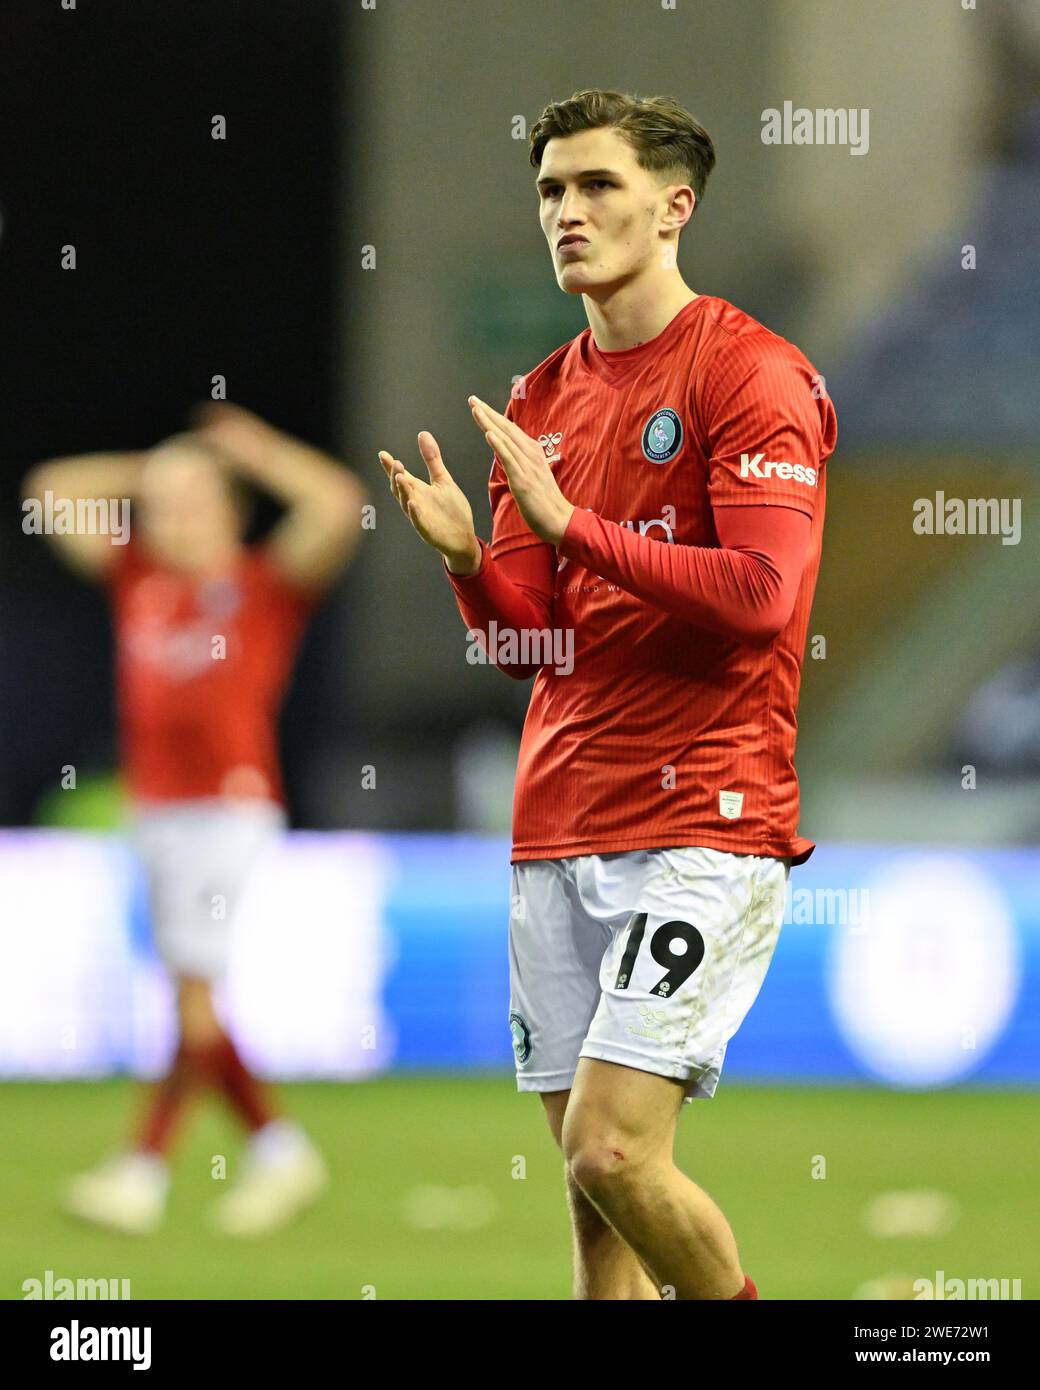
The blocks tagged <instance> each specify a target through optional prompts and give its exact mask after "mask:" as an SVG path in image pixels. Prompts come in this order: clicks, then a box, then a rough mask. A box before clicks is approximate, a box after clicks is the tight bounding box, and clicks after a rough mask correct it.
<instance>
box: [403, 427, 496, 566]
mask: <svg viewBox="0 0 1040 1390" xmlns="http://www.w3.org/2000/svg"><path fill="white" fill-rule="evenodd" d="M419 453H420V454H421V455H422V459H423V462H424V463H425V464H426V471H427V472H428V473H429V475H430V481H429V482H428V483H424V482H423V480H422V479H421V478H416V477H415V476H414V474H412V473H409V472H408V469H407V468H405V466H404V464H403V463H402V462H401V460H400V459H395V458H394V457H393V455H392V454H388V453H387V452H386V450H385V449H380V451H379V462H380V463H381V464H382V465H383V471H384V472H385V473H386V476H387V478H388V479H389V481H390V491H391V492H392V493H393V495H394V496H395V497H396V498H397V500H398V502H399V503H400V504H401V510H402V511H403V512H404V514H405V516H406V517H407V518H408V520H409V521H410V522H411V523H412V525H413V527H414V528H415V530H416V531H417V532H418V533H419V535H420V536H421V537H422V538H423V540H424V541H425V542H426V544H427V545H432V546H433V547H434V549H435V550H439V551H440V552H441V554H442V555H443V556H444V558H445V560H447V562H448V567H449V569H452V570H455V571H467V570H469V571H473V570H475V569H476V568H477V565H478V564H479V561H480V544H479V542H478V541H477V537H476V532H475V531H474V529H473V509H472V508H471V507H470V505H469V502H468V500H467V498H466V494H465V493H464V492H463V491H462V489H461V488H460V487H459V485H458V484H457V483H456V482H455V479H454V478H453V477H452V476H451V474H450V473H449V472H448V470H447V469H446V468H445V466H444V460H443V459H442V458H441V451H440V449H439V448H438V447H437V441H436V439H434V437H433V435H432V434H430V432H429V430H423V431H422V432H421V433H420V434H419Z"/></svg>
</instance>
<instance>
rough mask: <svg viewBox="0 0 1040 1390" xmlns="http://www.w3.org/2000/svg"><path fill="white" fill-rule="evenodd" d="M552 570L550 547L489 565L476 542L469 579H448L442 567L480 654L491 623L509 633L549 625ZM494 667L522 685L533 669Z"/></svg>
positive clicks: (541, 546) (507, 556)
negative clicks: (477, 550) (476, 563)
mask: <svg viewBox="0 0 1040 1390" xmlns="http://www.w3.org/2000/svg"><path fill="white" fill-rule="evenodd" d="M555 571H556V557H555V554H554V552H553V548H552V546H551V545H544V544H538V543H536V544H534V545H528V546H524V547H522V548H521V549H518V550H511V551H508V552H507V553H506V554H505V555H502V556H500V557H499V558H498V559H497V560H494V559H492V557H491V551H490V549H489V548H488V546H487V545H486V544H485V542H484V541H482V540H481V541H480V566H479V568H478V569H477V570H476V571H475V572H474V573H473V574H469V575H458V574H452V572H451V571H450V570H449V569H448V567H447V565H445V566H444V573H445V574H446V575H447V576H448V579H449V580H450V581H451V586H452V588H453V589H454V591H455V601H456V603H457V604H458V608H459V612H460V613H461V614H462V619H463V622H464V623H465V624H466V627H467V629H468V631H470V632H479V633H480V634H481V637H482V639H483V646H484V648H485V650H487V636H488V627H489V624H490V623H491V622H494V623H496V624H497V626H498V627H499V628H511V629H512V630H513V631H515V632H520V631H523V630H527V631H531V630H534V629H542V628H548V627H550V626H551V623H552V607H553V576H554V574H555ZM496 665H498V668H499V670H500V671H504V672H505V673H506V675H508V676H512V677H513V678H514V680H527V679H529V678H530V677H531V676H533V675H534V674H535V673H536V672H537V670H538V669H539V668H538V667H537V666H530V665H528V666H522V665H518V664H505V663H502V662H497V663H496Z"/></svg>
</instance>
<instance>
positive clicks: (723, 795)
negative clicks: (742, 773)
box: [719, 792, 744, 820]
mask: <svg viewBox="0 0 1040 1390" xmlns="http://www.w3.org/2000/svg"><path fill="white" fill-rule="evenodd" d="M743 809H744V793H743V792H719V815H720V816H724V817H725V818H726V820H736V819H737V818H738V817H739V815H740V813H741V811H743Z"/></svg>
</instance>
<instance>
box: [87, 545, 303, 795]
mask: <svg viewBox="0 0 1040 1390" xmlns="http://www.w3.org/2000/svg"><path fill="white" fill-rule="evenodd" d="M110 594H111V599H112V610H113V622H114V628H115V643H116V663H117V702H118V715H119V733H120V744H121V748H122V755H123V762H124V768H125V771H126V775H127V780H128V782H129V787H130V791H131V794H132V795H133V796H135V797H137V798H141V799H144V800H162V801H167V800H189V799H195V798H198V797H216V796H230V797H262V798H266V799H269V800H273V801H281V800H282V782H281V776H280V772H279V765H278V740H277V717H278V708H279V705H280V703H281V699H282V695H283V693H284V690H285V687H286V684H287V683H288V679H289V674H290V672H291V669H292V662H293V657H294V655H295V651H296V647H297V644H298V642H299V638H300V636H301V634H302V632H303V629H304V626H305V624H306V621H307V618H308V616H309V614H310V612H311V610H312V609H313V607H314V604H315V601H316V600H315V597H314V595H312V594H310V593H309V592H306V591H304V590H303V589H302V588H300V587H298V586H297V585H295V584H293V583H292V582H291V580H290V579H289V578H288V577H286V576H285V575H283V574H282V572H281V571H280V570H279V568H278V565H277V563H276V561H275V560H274V559H273V558H272V557H271V555H270V554H269V552H268V551H267V550H266V549H265V548H264V547H262V546H257V547H252V548H245V549H243V551H242V554H241V558H240V560H239V562H238V564H237V565H236V567H235V569H234V571H233V572H232V573H231V574H229V575H228V576H226V577H223V578H220V579H196V578H193V577H191V576H187V575H183V574H179V573H177V572H175V571H173V570H170V569H165V568H163V567H161V566H159V565H157V564H155V563H153V562H152V561H151V560H150V559H149V558H148V557H147V554H146V553H145V552H144V551H142V549H141V548H140V547H139V546H138V545H136V544H135V543H134V542H131V543H130V544H129V545H127V546H126V547H124V548H123V550H122V551H121V552H120V553H119V555H118V558H117V559H116V562H115V566H114V568H113V571H112V573H111V576H110Z"/></svg>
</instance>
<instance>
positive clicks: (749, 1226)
mask: <svg viewBox="0 0 1040 1390" xmlns="http://www.w3.org/2000/svg"><path fill="white" fill-rule="evenodd" d="M280 1095H281V1097H282V1099H283V1101H284V1103H285V1106H286V1108H287V1110H288V1111H289V1113H291V1114H292V1115H294V1116H295V1117H297V1118H298V1119H299V1120H300V1121H301V1122H302V1123H303V1124H305V1125H306V1127H307V1128H308V1129H309V1131H310V1132H311V1134H312V1135H313V1136H314V1138H315V1139H316V1140H317V1141H318V1143H319V1144H320V1145H321V1146H322V1148H323V1150H324V1152H325V1154H326V1156H327V1158H328V1160H329V1164H330V1167H331V1169H332V1172H333V1186H332V1189H331V1191H330V1192H329V1193H328V1194H327V1195H326V1197H325V1198H324V1199H323V1201H322V1202H321V1203H320V1205H318V1206H317V1207H315V1208H314V1209H312V1210H311V1211H309V1212H308V1213H307V1214H306V1215H305V1216H304V1217H302V1218H301V1219H300V1221H299V1223H298V1224H297V1225H296V1226H294V1227H292V1228H291V1229H289V1230H287V1231H285V1232H283V1233H280V1234H278V1235H276V1236H272V1237H267V1238H264V1239H261V1240H258V1241H255V1242H250V1243H247V1244H243V1243H239V1242H234V1241H232V1240H228V1239H225V1238H221V1237H219V1236H216V1235H212V1234H210V1232H209V1230H208V1228H207V1225H206V1222H205V1208H206V1205H207V1203H208V1202H209V1201H211V1200H212V1198H213V1197H214V1196H215V1195H217V1193H218V1192H219V1191H220V1190H222V1184H221V1183H220V1182H219V1181H216V1180H214V1178H213V1177H212V1176H211V1162H212V1159H213V1156H214V1155H219V1154H225V1155H227V1158H228V1167H229V1174H230V1175H232V1176H233V1173H234V1163H235V1159H236V1157H237V1155H238V1154H239V1152H240V1140H239V1136H238V1134H237V1132H236V1130H235V1127H234V1125H233V1124H232V1122H231V1121H229V1120H227V1119H225V1118H224V1116H223V1114H222V1113H221V1112H220V1111H219V1110H218V1109H217V1108H216V1107H215V1106H214V1105H212V1104H210V1105H208V1106H203V1107H200V1109H199V1110H198V1111H197V1112H196V1113H195V1115H194V1117H193V1122H192V1123H191V1124H190V1125H189V1128H188V1130H187V1132H186V1134H185V1136H184V1139H183V1142H182V1144H181V1146H180V1148H179V1149H178V1150H177V1153H176V1161H175V1171H174V1186H173V1192H172V1197H171V1202H170V1208H169V1213H168V1219H167V1222H166V1224H165V1226H164V1227H163V1229H162V1231H161V1232H160V1233H159V1234H158V1235H157V1236H154V1237H152V1238H149V1239H146V1240H140V1239H134V1238H130V1237H119V1236H114V1235H106V1234H104V1233H101V1232H95V1231H93V1230H90V1229H88V1228H86V1227H79V1226H76V1225H74V1224H72V1223H71V1222H69V1221H67V1220H66V1219H65V1218H64V1217H63V1216H62V1215H61V1213H60V1212H59V1210H58V1209H57V1206H56V1203H55V1193H56V1191H57V1190H58V1188H59V1187H60V1184H61V1182H62V1180H63V1179H64V1178H65V1177H66V1176H67V1175H69V1174H71V1173H74V1172H76V1171H78V1170H80V1169H82V1168H84V1167H89V1166H91V1165H92V1164H93V1163H94V1162H96V1161H97V1159H98V1158H99V1157H101V1156H103V1155H104V1154H105V1153H106V1152H110V1151H111V1150H112V1149H113V1148H115V1147H117V1146H118V1143H119V1140H120V1138H121V1136H122V1135H123V1133H124V1132H125V1128H126V1125H127V1123H128V1122H129V1121H130V1120H131V1119H132V1118H133V1117H135V1116H136V1114H137V1111H138V1105H139V1100H138V1092H137V1088H136V1087H134V1086H133V1085H132V1084H131V1083H129V1082H125V1081H106V1082H96V1083H86V1082H84V1083H73V1084H70V1083H62V1084H30V1083H10V1084H6V1085H4V1086H3V1087H2V1088H0V1113H2V1115H3V1130H4V1134H5V1140H4V1150H5V1152H4V1160H5V1161H4V1165H3V1182H2V1189H0V1230H2V1231H3V1232H4V1238H3V1240H2V1242H0V1296H2V1297H4V1298H7V1299H17V1298H21V1297H23V1296H24V1295H23V1292H22V1282H23V1280H26V1279H33V1278H36V1279H41V1280H42V1279H43V1278H44V1275H45V1271H46V1270H48V1269H49V1270H51V1271H53V1274H54V1277H55V1278H70V1279H76V1278H84V1279H88V1278H89V1279H97V1278H110V1279H129V1280H130V1281H131V1293H132V1296H133V1298H135V1299H151V1298H162V1299H180V1298H204V1299H222V1298H251V1299H263V1298H302V1299H361V1298H364V1297H372V1296H374V1297H376V1298H379V1299H438V1298H439V1299H566V1298H568V1297H569V1296H570V1279H569V1267H568V1265H569V1239H568V1232H567V1225H566V1211H565V1206H564V1198H563V1186H562V1173H561V1161H560V1158H559V1156H558V1154H557V1151H556V1149H555V1146H554V1145H553V1143H552V1140H551V1139H550V1137H549V1134H548V1131H547V1129H546V1127H545V1124H544V1121H543V1119H542V1115H541V1105H540V1104H539V1102H538V1100H537V1098H536V1097H535V1096H532V1095H517V1094H516V1093H515V1091H514V1090H513V1082H512V1079H511V1078H510V1077H508V1076H501V1077H498V1076H492V1077H487V1076H482V1077H476V1078H473V1077H467V1078H445V1077H444V1076H440V1075H430V1076H409V1077H392V1078H384V1079H380V1080H376V1081H369V1082H364V1083H358V1084H356V1085H332V1084H306V1085H292V1086H284V1087H282V1088H280ZM1038 1137H1040V1123H1038V1118H1037V1102H1036V1098H1035V1095H1033V1094H1031V1093H1029V1092H1025V1091H1019V1092H992V1091H989V1092H985V1091H969V1090H953V1091H940V1092H930V1093H923V1094H922V1093H898V1092H890V1091H885V1090H880V1089H862V1090H854V1089H845V1088H836V1087H835V1088H807V1087H783V1088H778V1087H770V1088H757V1087H750V1086H741V1085H737V1084H733V1085H726V1083H725V1079H723V1082H722V1084H721V1085H720V1087H719V1093H718V1095H717V1097H716V1098H715V1099H714V1100H713V1101H710V1102H701V1101H699V1102H696V1103H695V1104H694V1105H692V1106H687V1107H685V1109H684V1112H683V1114H682V1116H681V1120H680V1127H679V1139H678V1144H677V1158H678V1161H679V1162H680V1164H681V1165H682V1166H683V1167H684V1168H685V1169H686V1171H687V1172H688V1173H689V1174H690V1175H691V1176H692V1177H694V1178H695V1179H696V1180H697V1181H698V1182H700V1183H701V1185H702V1186H704V1187H705V1188H706V1189H707V1190H708V1191H709V1192H710V1193H711V1194H712V1196H713V1197H714V1198H715V1200H716V1201H717V1202H718V1203H719V1204H720V1205H721V1207H722V1209H723V1210H724V1211H725V1212H726V1214H727V1216H728V1218H729V1220H730V1222H731V1224H732V1225H733V1228H734V1230H735V1232H736V1235H737V1240H738V1242H739V1244H740V1249H741V1255H742V1258H743V1261H744V1265H745V1268H746V1269H747V1270H748V1272H749V1273H750V1274H751V1275H752V1277H753V1278H754V1279H755V1281H756V1282H757V1284H758V1286H759V1290H760V1292H761V1295H762V1297H763V1298H793V1299H849V1298H852V1297H855V1296H856V1295H857V1290H858V1289H861V1288H862V1287H863V1286H864V1285H865V1284H866V1283H868V1282H869V1281H871V1280H877V1279H880V1278H884V1277H885V1276H889V1275H893V1274H904V1275H908V1276H910V1277H911V1278H920V1277H927V1278H932V1277H934V1274H935V1271H936V1270H939V1269H942V1270H944V1271H945V1272H946V1275H947V1277H948V1278H949V1277H951V1276H955V1277H959V1278H964V1279H968V1278H1007V1279H1021V1281H1022V1297H1023V1298H1025V1299H1030V1298H1036V1297H1037V1295H1038V1293H1040V1245H1038V1243H1037V1241H1036V1239H1035V1231H1036V1218H1037V1199H1036V1168H1035V1162H1036V1153H1037V1151H1038V1147H1040V1146H1038V1143H1037V1140H1038ZM817 1155H821V1156H822V1157H823V1158H824V1159H825V1160H826V1177H825V1178H823V1179H820V1178H815V1179H814V1177H813V1176H812V1173H813V1165H814V1161H815V1158H816V1156H817ZM520 1174H522V1176H520ZM922 1189H928V1190H935V1191H938V1192H941V1193H943V1194H946V1195H947V1196H948V1197H950V1198H952V1199H953V1200H954V1202H955V1203H956V1204H957V1208H958V1210H959V1216H958V1218H957V1220H956V1222H955V1224H954V1225H953V1227H952V1229H949V1230H948V1231H946V1232H945V1233H932V1234H928V1233H918V1234H904V1235H899V1236H896V1237H889V1238H881V1237H879V1236H878V1235H876V1234H871V1233H870V1231H869V1230H868V1229H867V1227H866V1225H865V1221H864V1213H865V1211H866V1208H867V1206H868V1204H869V1203H870V1201H871V1199H872V1198H874V1197H877V1196H878V1195H880V1194H882V1193H885V1192H892V1191H900V1192H902V1191H920V1190H922Z"/></svg>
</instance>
